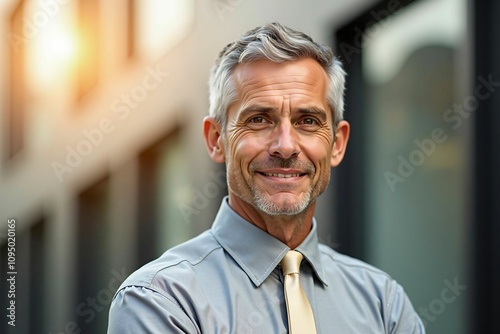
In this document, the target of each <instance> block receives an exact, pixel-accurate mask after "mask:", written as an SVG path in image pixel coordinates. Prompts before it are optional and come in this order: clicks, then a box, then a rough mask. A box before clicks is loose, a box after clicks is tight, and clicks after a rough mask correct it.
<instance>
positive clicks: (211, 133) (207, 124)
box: [203, 116, 226, 163]
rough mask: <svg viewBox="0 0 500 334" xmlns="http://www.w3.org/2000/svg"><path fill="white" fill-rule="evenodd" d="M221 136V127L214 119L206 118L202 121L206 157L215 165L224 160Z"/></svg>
mask: <svg viewBox="0 0 500 334" xmlns="http://www.w3.org/2000/svg"><path fill="white" fill-rule="evenodd" d="M221 134H222V126H221V124H220V123H219V122H218V121H217V120H216V119H215V118H214V117H212V116H207V117H205V118H204V119H203V137H204V138H205V145H206V146H207V150H208V155H209V156H210V158H212V160H213V161H215V162H217V163H223V162H224V161H225V160H226V157H225V155H224V146H223V144H224V143H223V141H222V135H221Z"/></svg>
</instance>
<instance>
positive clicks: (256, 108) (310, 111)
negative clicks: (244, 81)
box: [240, 104, 328, 122]
mask: <svg viewBox="0 0 500 334" xmlns="http://www.w3.org/2000/svg"><path fill="white" fill-rule="evenodd" d="M275 111H276V108H273V107H264V106H260V105H257V104H253V105H250V106H248V107H246V108H245V109H243V110H242V111H241V112H240V116H241V115H245V114H247V113H254V112H257V113H264V114H267V113H271V112H275ZM292 113H299V114H305V115H314V116H316V117H318V118H319V119H321V121H323V122H326V120H327V119H328V116H327V114H326V111H325V110H323V109H321V108H317V107H307V108H295V109H293V110H292Z"/></svg>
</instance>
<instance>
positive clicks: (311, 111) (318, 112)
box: [294, 107, 328, 122]
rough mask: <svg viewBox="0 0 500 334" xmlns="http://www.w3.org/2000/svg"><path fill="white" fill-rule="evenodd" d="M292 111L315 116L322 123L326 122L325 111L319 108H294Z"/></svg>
mask: <svg viewBox="0 0 500 334" xmlns="http://www.w3.org/2000/svg"><path fill="white" fill-rule="evenodd" d="M294 111H295V112H298V113H300V114H310V115H315V116H316V117H318V118H319V119H321V121H323V122H326V120H327V119H328V116H327V114H326V111H325V110H323V109H321V108H317V107H310V108H296V109H294Z"/></svg>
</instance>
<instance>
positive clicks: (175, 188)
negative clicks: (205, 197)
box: [137, 131, 191, 265]
mask: <svg viewBox="0 0 500 334" xmlns="http://www.w3.org/2000/svg"><path fill="white" fill-rule="evenodd" d="M184 154H185V153H184V152H183V150H182V145H181V140H180V132H179V131H175V132H173V133H171V134H169V135H168V136H166V137H165V138H163V139H161V140H159V141H158V142H157V143H155V144H153V145H151V146H150V147H148V148H147V149H146V150H144V151H143V152H142V153H141V154H140V156H139V216H138V225H137V236H138V245H139V247H138V251H139V253H138V262H139V265H142V264H144V263H146V262H149V261H152V260H154V259H155V258H157V257H158V256H159V255H160V254H162V253H163V252H164V251H165V250H167V249H168V248H171V247H173V246H175V245H177V244H179V243H181V242H183V241H185V240H187V239H188V238H189V237H190V236H191V234H190V232H191V229H190V225H189V223H190V221H189V217H188V216H186V215H183V211H182V205H183V203H185V202H186V199H188V200H190V189H189V166H187V163H186V158H185V156H184Z"/></svg>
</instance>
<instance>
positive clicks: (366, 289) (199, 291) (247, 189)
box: [108, 23, 424, 334]
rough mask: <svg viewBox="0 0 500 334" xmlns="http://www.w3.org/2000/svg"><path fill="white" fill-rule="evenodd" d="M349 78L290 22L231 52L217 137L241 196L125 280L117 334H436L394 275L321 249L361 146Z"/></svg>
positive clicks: (214, 129)
mask: <svg viewBox="0 0 500 334" xmlns="http://www.w3.org/2000/svg"><path fill="white" fill-rule="evenodd" d="M344 75H345V74H344V72H343V70H342V67H341V65H340V63H339V62H338V61H337V60H336V59H335V58H334V56H333V54H332V52H331V50H330V49H329V48H327V47H326V46H323V45H319V44H317V43H315V42H314V41H313V40H312V39H311V38H310V37H308V36H306V35H304V34H302V33H300V32H297V31H294V30H292V29H289V28H286V27H283V26H281V25H280V24H277V23H272V24H268V25H265V26H262V27H259V28H256V29H254V30H252V31H249V32H248V33H247V34H245V35H244V36H243V37H241V39H239V40H238V41H236V42H234V43H231V44H229V45H228V46H226V47H225V48H224V50H222V52H221V53H220V56H219V59H218V60H217V62H216V65H215V67H214V70H213V72H212V75H211V79H210V116H208V117H206V118H205V120H204V133H203V134H204V137H205V142H206V146H207V149H208V153H209V155H210V157H211V158H212V159H213V160H214V161H215V162H217V163H225V164H226V169H227V182H228V189H229V195H228V197H226V198H225V199H224V200H223V203H222V205H221V208H220V210H219V213H218V214H217V217H216V218H215V221H214V223H213V226H212V228H211V230H209V231H206V232H204V233H203V234H201V235H200V236H198V237H196V238H194V239H192V240H190V241H187V242H186V243H184V244H181V245H179V246H177V247H175V248H173V249H171V250H169V251H167V252H166V253H165V254H163V255H162V256H161V257H160V258H159V259H157V260H156V261H153V262H151V263H149V264H147V265H145V266H144V267H142V268H141V269H139V270H138V271H136V272H135V273H134V274H132V275H131V276H130V277H129V278H128V279H127V280H126V281H125V282H124V283H123V284H122V286H121V287H120V288H119V290H118V292H117V293H116V295H115V298H114V299H113V302H112V305H111V310H110V319H109V330H108V333H117V334H118V333H120V334H121V333H287V332H291V333H295V334H299V333H424V328H423V325H422V322H421V321H420V319H419V317H418V315H417V314H416V313H415V311H414V309H413V307H412V305H411V303H410V301H409V300H408V298H407V297H406V295H405V293H404V291H403V289H402V288H401V287H400V286H399V285H398V284H397V283H396V282H395V281H394V280H392V279H391V278H390V277H389V276H388V275H387V274H385V273H383V272H381V271H379V270H378V269H375V268H373V267H371V266H369V265H367V264H365V263H362V262H360V261H358V260H355V259H352V258H349V257H347V256H344V255H341V254H339V253H337V252H335V251H334V250H332V249H330V248H328V247H326V246H324V245H321V244H319V243H318V237H317V224H316V222H315V220H314V218H313V213H314V207H315V204H316V198H317V197H318V196H319V195H320V194H321V193H323V191H324V190H325V188H326V187H327V185H328V182H329V178H330V167H336V166H337V165H338V164H339V163H340V162H341V161H342V158H343V156H344V152H345V149H346V145H347V141H348V138H349V124H348V123H347V122H346V121H344V120H342V113H343V90H344ZM346 223H348V222H346ZM290 250H295V252H289V251H290ZM292 265H295V267H294V268H292V269H290V267H291V266H292Z"/></svg>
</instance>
